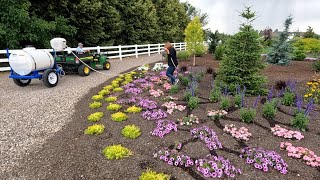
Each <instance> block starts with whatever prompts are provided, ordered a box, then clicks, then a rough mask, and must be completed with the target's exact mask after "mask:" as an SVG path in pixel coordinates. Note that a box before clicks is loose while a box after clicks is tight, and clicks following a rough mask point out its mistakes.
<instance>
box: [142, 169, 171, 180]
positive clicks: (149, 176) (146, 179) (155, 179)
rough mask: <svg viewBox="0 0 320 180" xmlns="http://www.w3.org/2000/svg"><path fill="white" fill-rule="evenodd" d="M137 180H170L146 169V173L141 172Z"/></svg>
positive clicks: (164, 175) (167, 176)
mask: <svg viewBox="0 0 320 180" xmlns="http://www.w3.org/2000/svg"><path fill="white" fill-rule="evenodd" d="M139 180H170V176H169V175H167V174H164V173H157V172H155V171H152V170H150V169H147V171H144V172H142V174H141V176H140V177H139Z"/></svg>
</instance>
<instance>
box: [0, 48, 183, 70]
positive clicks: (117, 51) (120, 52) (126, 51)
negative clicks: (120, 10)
mask: <svg viewBox="0 0 320 180" xmlns="http://www.w3.org/2000/svg"><path fill="white" fill-rule="evenodd" d="M172 45H173V46H174V48H175V49H176V50H177V51H181V50H185V49H186V43H184V42H180V43H172ZM163 47H164V44H145V45H137V44H136V45H125V46H121V45H120V46H105V47H100V46H97V47H87V48H83V49H84V50H90V51H96V52H97V53H101V54H106V55H107V56H108V57H109V58H110V59H120V60H122V58H124V57H132V56H135V57H136V58H138V57H139V55H148V56H151V54H156V53H158V54H160V53H161V51H162V48H163ZM44 50H46V51H48V52H52V51H53V50H52V49H44ZM71 50H72V51H75V50H76V48H71ZM14 51H15V50H10V49H9V53H12V52H14ZM65 51H66V52H67V50H65ZM6 53H7V51H6V50H0V56H1V57H6V56H5V55H6ZM1 63H5V64H7V63H8V58H2V59H1V58H0V64H1ZM8 66H9V65H7V66H5V67H3V66H1V67H0V71H9V70H10V67H8Z"/></svg>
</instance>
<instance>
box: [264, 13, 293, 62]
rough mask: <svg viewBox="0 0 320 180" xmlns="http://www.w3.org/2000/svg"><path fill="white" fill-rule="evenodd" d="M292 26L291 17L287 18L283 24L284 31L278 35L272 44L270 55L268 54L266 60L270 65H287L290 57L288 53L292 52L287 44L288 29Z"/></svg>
mask: <svg viewBox="0 0 320 180" xmlns="http://www.w3.org/2000/svg"><path fill="white" fill-rule="evenodd" d="M291 24H292V17H291V16H289V17H288V18H287V19H286V21H285V23H284V26H285V29H284V31H283V32H282V33H280V36H279V38H278V39H277V40H276V41H274V43H273V44H272V48H271V51H270V53H269V54H268V59H267V61H268V62H269V63H271V64H278V65H288V64H289V62H290V60H291V58H292V57H291V56H290V52H291V51H292V49H291V47H290V44H289V42H288V37H289V35H290V34H289V29H290V25H291Z"/></svg>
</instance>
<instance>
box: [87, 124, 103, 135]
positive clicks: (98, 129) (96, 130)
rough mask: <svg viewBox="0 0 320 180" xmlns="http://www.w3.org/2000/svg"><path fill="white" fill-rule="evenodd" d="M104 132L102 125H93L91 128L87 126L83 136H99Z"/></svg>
mask: <svg viewBox="0 0 320 180" xmlns="http://www.w3.org/2000/svg"><path fill="white" fill-rule="evenodd" d="M103 132H104V125H102V124H95V125H92V126H89V127H88V128H87V129H86V130H85V131H84V134H87V135H99V134H102V133H103Z"/></svg>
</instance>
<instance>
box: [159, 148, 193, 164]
mask: <svg viewBox="0 0 320 180" xmlns="http://www.w3.org/2000/svg"><path fill="white" fill-rule="evenodd" d="M153 157H154V158H159V159H160V160H162V161H164V162H166V163H167V164H169V165H170V166H177V167H192V166H194V160H192V159H191V158H190V157H189V156H186V155H184V154H182V153H180V152H179V151H178V150H177V149H169V148H163V149H161V150H159V151H158V152H157V153H155V154H153Z"/></svg>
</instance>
